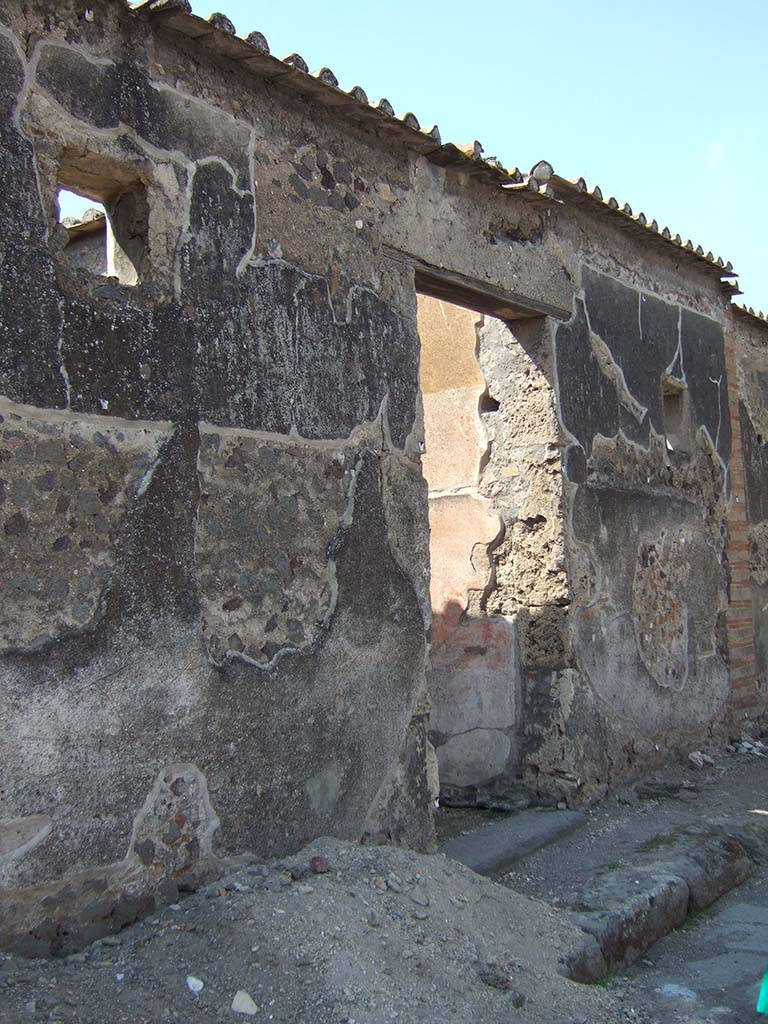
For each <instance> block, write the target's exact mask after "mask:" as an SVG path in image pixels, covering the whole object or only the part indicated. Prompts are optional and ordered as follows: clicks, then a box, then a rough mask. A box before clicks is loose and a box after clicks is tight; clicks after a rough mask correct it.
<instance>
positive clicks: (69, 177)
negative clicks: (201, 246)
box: [56, 153, 149, 286]
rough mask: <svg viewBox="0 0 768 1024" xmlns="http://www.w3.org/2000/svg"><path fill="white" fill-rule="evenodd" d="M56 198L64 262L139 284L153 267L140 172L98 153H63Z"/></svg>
mask: <svg viewBox="0 0 768 1024" xmlns="http://www.w3.org/2000/svg"><path fill="white" fill-rule="evenodd" d="M56 198H57V203H58V210H59V215H58V219H59V223H60V224H62V226H63V227H64V228H65V229H66V232H67V235H68V241H67V243H66V245H65V247H64V260H65V262H67V263H68V264H69V265H70V266H72V267H76V268H79V269H82V270H86V271H88V272H89V273H92V274H95V275H98V276H102V277H113V278H116V279H117V280H118V281H119V282H120V284H123V285H127V286H134V285H137V284H140V282H141V280H142V278H143V277H145V275H146V273H147V269H148V246H147V238H148V214H149V206H148V202H147V189H146V185H145V184H144V182H143V181H142V180H141V178H140V177H139V176H138V174H137V172H136V170H135V169H134V168H132V167H130V166H129V165H127V164H123V163H121V162H119V161H116V160H112V159H111V158H108V157H102V156H98V155H96V154H87V153H86V154H82V153H78V154H72V153H64V154H63V156H62V159H61V163H60V165H59V173H58V181H57V189H56Z"/></svg>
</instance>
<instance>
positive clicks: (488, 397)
mask: <svg viewBox="0 0 768 1024" xmlns="http://www.w3.org/2000/svg"><path fill="white" fill-rule="evenodd" d="M418 330H419V337H420V342H421V362H420V385H421V391H422V399H423V406H424V430H425V452H424V456H423V461H422V466H423V471H424V475H425V477H426V480H427V485H428V494H429V522H430V562H431V590H430V593H431V603H432V616H433V618H432V638H431V655H430V671H429V688H430V693H431V699H432V713H431V725H430V742H431V743H432V745H433V746H434V748H435V752H436V755H437V761H438V766H439V773H440V804H441V806H442V807H446V806H464V807H467V806H474V807H484V808H489V809H492V810H512V809H515V808H517V807H522V806H526V805H527V803H528V800H527V798H526V796H525V793H524V791H523V788H522V783H521V780H522V735H523V725H524V722H523V681H524V673H525V670H526V663H527V659H528V658H529V655H530V650H529V647H530V639H531V623H540V622H541V619H542V615H544V616H546V614H547V610H548V609H549V608H550V607H551V606H552V605H553V604H554V603H556V602H557V601H558V600H565V594H566V586H565V572H564V554H563V547H562V521H561V518H562V513H561V500H560V499H561V477H560V473H559V467H560V448H559V437H558V430H557V422H556V417H555V411H554V389H553V386H552V368H551V358H550V353H551V345H550V340H551V339H550V332H549V324H548V321H547V320H546V318H544V317H525V318H523V317H520V318H519V319H516V320H514V321H513V320H511V319H504V320H502V319H500V318H498V317H496V316H493V315H491V314H489V313H483V312H478V311H476V310H474V309H471V308H467V306H465V305H459V304H457V303H454V302H451V301H449V300H448V299H447V298H446V297H445V296H444V294H439V295H434V294H433V295H430V294H425V293H424V292H423V291H420V292H419V295H418Z"/></svg>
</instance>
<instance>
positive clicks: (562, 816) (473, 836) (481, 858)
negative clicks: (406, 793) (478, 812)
mask: <svg viewBox="0 0 768 1024" xmlns="http://www.w3.org/2000/svg"><path fill="white" fill-rule="evenodd" d="M586 820H587V819H586V816H585V815H584V814H582V812H581V811H545V810H529V811H519V812H518V813H516V814H513V815H511V816H510V817H508V818H503V819H502V820H500V821H495V822H492V823H491V824H489V825H486V826H485V827H484V828H481V829H478V830H477V831H476V832H470V833H468V834H467V835H462V836H456V837H455V838H454V839H449V840H448V842H447V843H444V844H443V845H442V846H441V847H440V852H441V853H444V854H445V855H446V857H450V858H451V859H452V860H457V861H459V862H460V863H461V864H464V865H465V866H466V867H468V868H471V869H472V870H473V871H476V872H477V873H478V874H479V875H496V874H500V873H501V872H502V871H506V870H508V869H509V867H510V866H511V865H512V864H514V863H516V862H517V861H519V860H522V859H523V857H527V856H528V854H530V853H534V852H535V851H536V850H540V849H541V848H542V846H548V845H549V843H553V842H554V841H555V840H556V839H559V838H560V837H561V836H564V835H566V834H567V833H568V832H571V831H573V829H575V828H578V827H579V825H583V824H584V822H585V821H586Z"/></svg>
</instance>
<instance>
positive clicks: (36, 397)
mask: <svg viewBox="0 0 768 1024" xmlns="http://www.w3.org/2000/svg"><path fill="white" fill-rule="evenodd" d="M82 11H83V8H82V7H81V6H78V5H68V4H62V5H56V7H55V10H54V8H53V7H52V6H50V5H49V6H48V7H46V5H44V4H40V5H34V4H33V5H27V4H24V5H21V4H19V5H15V4H13V3H11V4H10V5H5V6H4V8H3V11H2V12H0V114H1V115H2V124H1V125H0V136H1V142H2V148H1V149H0V166H1V167H2V178H3V180H4V181H6V182H8V181H13V182H14V188H13V189H3V190H2V195H0V249H2V255H1V258H0V259H1V265H2V273H3V281H2V296H3V306H2V321H1V322H0V330H1V331H2V344H1V345H0V353H1V354H0V390H1V391H2V394H3V396H4V397H3V398H2V401H1V402H0V501H1V503H2V507H1V508H0V529H1V530H2V533H1V534H0V535H1V536H2V537H3V545H2V554H1V557H0V591H2V603H1V604H2V609H3V611H2V614H1V615H0V653H1V654H2V659H1V660H0V719H2V721H3V724H4V728H3V737H2V741H1V744H2V745H1V747H0V773H1V774H2V783H1V784H0V819H2V820H1V821H0V880H1V883H2V890H0V946H2V947H9V946H11V947H15V948H17V949H20V950H21V951H23V952H27V953H32V954H35V955H37V954H46V953H49V952H54V953H63V952H66V951H68V950H71V949H73V948H76V947H77V946H78V945H80V944H82V943H83V942H85V941H88V940H90V939H92V938H93V937H95V936H96V935H99V934H103V933H104V932H106V931H110V930H116V929H119V928H120V927H121V926H122V925H123V924H125V923H126V922H127V921H129V920H132V919H133V918H135V917H136V916H138V915H139V914H141V913H144V912H146V911H147V910H150V909H151V908H152V907H153V906H154V905H156V904H157V903H158V902H160V901H164V900H173V899H175V898H176V896H177V894H178V892H179V891H180V890H182V891H183V890H185V889H189V888H192V887H194V886H196V885H197V884H199V883H200V881H201V880H203V879H205V878H206V877H209V876H210V875H211V874H213V873H216V872H217V871H220V870H221V869H222V865H224V864H225V863H226V862H227V860H228V859H231V858H233V857H238V856H241V855H244V854H246V853H250V854H252V855H256V856H267V855H273V854H279V853H281V852H283V851H286V850H290V849H295V848H296V847H298V846H300V845H301V844H302V843H304V842H305V841H307V840H308V839H310V838H312V837H313V836H316V835H318V834H324V833H333V834H336V835H340V836H346V837H352V838H358V837H361V836H363V835H370V836H373V837H377V838H386V839H389V840H394V841H399V842H407V843H409V844H411V845H414V846H417V847H422V848H426V847H429V845H430V843H431V837H432V825H431V818H430V809H429V799H428V791H427V783H426V773H425V768H424V761H425V743H426V735H425V706H424V705H425V698H424V663H425V629H426V624H427V621H428V615H429V609H428V606H427V603H426V600H425V580H426V573H427V560H426V554H425V552H426V529H427V522H426V500H425V492H424V484H423V480H422V476H421V471H420V465H419V448H418V441H419V440H420V439H421V436H422V435H421V416H420V403H419V392H418V381H417V366H418V344H417V335H416V329H415V321H414V318H413V315H410V316H408V315H405V314H404V313H403V311H402V309H400V308H398V307H397V304H396V303H394V302H392V301H390V300H387V299H386V298H385V297H384V296H383V295H382V294H381V289H379V290H374V289H373V288H372V287H371V284H370V281H367V280H358V279H355V280H354V284H353V283H352V282H350V281H348V282H347V286H346V291H345V294H344V298H343V301H341V300H340V297H339V294H338V291H337V286H338V281H337V280H335V279H334V278H333V277H332V276H323V275H322V274H321V273H320V272H319V271H320V270H321V269H322V270H323V271H327V269H328V268H327V265H324V264H323V265H322V266H320V265H319V264H322V260H320V261H318V260H317V259H315V260H314V261H312V260H306V261H296V260H295V259H294V260H293V261H288V260H286V259H284V258H281V257H280V256H279V255H276V247H277V243H275V244H274V245H270V244H268V245H266V246H263V244H262V242H261V240H260V238H259V237H257V234H256V222H257V215H261V216H262V224H263V223H264V222H268V221H269V219H270V215H269V213H268V212H265V211H264V208H263V207H262V208H261V210H257V205H258V204H256V203H255V195H256V190H257V185H256V181H257V176H258V178H259V179H261V178H262V177H266V181H267V182H271V181H272V179H274V180H277V179H278V177H279V176H282V175H283V174H284V173H285V178H286V180H287V179H288V178H289V177H290V176H291V175H292V174H295V173H296V172H295V171H294V169H293V167H290V168H288V169H287V170H286V169H285V168H284V167H283V166H281V167H279V168H277V167H276V168H275V169H274V170H273V171H269V170H268V167H269V165H270V164H272V163H273V157H272V154H271V152H269V151H268V147H269V146H271V145H272V144H273V142H270V143H269V144H267V143H265V142H263V139H264V136H265V134H268V133H269V132H270V131H271V128H270V126H268V125H264V124H262V125H261V126H260V127H259V128H258V130H257V128H256V126H255V124H254V123H253V122H248V121H246V120H245V119H244V118H239V117H236V116H235V115H234V113H233V112H232V110H233V109H234V107H235V106H236V105H237V103H238V100H237V97H238V96H240V97H241V98H242V97H243V96H244V94H245V86H244V85H243V84H242V83H240V84H238V83H237V82H234V83H232V82H230V81H229V80H228V77H227V74H226V72H224V71H223V70H222V69H221V68H220V67H218V66H217V65H216V64H215V62H213V63H211V64H210V66H208V67H207V68H206V69H204V70H203V69H199V70H198V71H197V72H191V70H190V66H189V61H188V55H187V54H186V53H185V51H184V47H183V46H181V47H180V48H178V47H177V45H176V43H175V42H174V41H173V40H172V39H168V40H161V39H160V38H158V37H156V36H154V35H153V34H152V31H151V29H150V27H149V26H148V25H147V23H146V22H145V21H143V20H141V19H140V18H138V17H136V16H135V15H131V14H130V13H129V11H128V10H127V9H126V8H125V7H124V6H123V5H122V4H121V3H106V2H105V3H99V4H96V5H95V6H94V8H93V21H92V22H88V21H85V20H83V18H82ZM161 61H162V62H163V65H164V66H165V67H167V68H168V70H169V73H172V75H173V83H174V84H171V83H169V82H167V81H165V80H163V72H161V70H160V62H161ZM182 68H183V69H184V70H183V71H182ZM190 73H191V74H192V75H193V78H194V77H195V76H196V80H195V81H192V82H188V81H185V80H184V76H186V75H188V74H190ZM243 106H244V104H243ZM260 110H261V115H260V116H264V117H266V118H267V119H269V118H271V117H273V116H274V115H273V113H272V112H271V108H270V106H269V104H262V106H261V108H260ZM310 134H311V136H312V137H316V136H315V135H314V133H310ZM282 144H284V145H288V143H287V141H284V140H283V142H282ZM305 155H306V154H305V153H303V152H302V153H299V154H298V155H295V156H294V157H293V163H294V164H296V165H297V166H299V167H301V168H305V166H306V165H305V164H304V163H301V160H302V159H303V157H304V156H305ZM329 159H330V158H329ZM334 166H335V168H336V173H337V175H338V177H339V178H341V177H342V172H341V169H340V167H339V166H338V162H337V163H336V164H334ZM262 168H263V169H262ZM307 173H308V174H309V172H307ZM312 173H313V174H317V175H319V173H320V172H319V171H313V172H312ZM310 176H311V175H310ZM297 180H299V181H300V182H302V183H303V182H304V181H305V178H304V177H300V178H298V179H297ZM349 180H350V183H351V177H350V179H349ZM75 185H77V186H78V187H79V188H80V190H81V191H85V192H87V194H89V195H91V197H92V198H93V199H94V200H103V201H104V203H105V207H106V209H107V211H108V214H109V215H110V216H111V217H113V219H114V224H113V225H112V229H113V235H114V238H115V241H114V244H115V246H117V247H118V248H120V253H122V255H123V256H126V254H127V256H130V257H131V260H132V262H131V267H132V268H133V272H134V276H133V277H132V276H131V274H128V275H127V276H123V271H122V270H121V269H120V258H122V257H121V255H120V253H117V254H115V253H114V252H113V254H112V257H111V260H112V267H111V269H108V273H109V274H110V276H104V273H103V267H98V272H97V271H95V270H94V269H93V268H92V267H91V265H90V264H89V263H88V262H87V261H79V260H75V261H73V260H72V259H70V253H69V252H68V242H69V237H68V235H67V231H66V229H65V228H64V227H63V226H61V225H59V224H58V223H57V221H58V214H57V208H56V194H57V190H58V188H60V187H65V186H66V187H68V188H71V187H73V186H75ZM268 187H270V188H276V186H275V185H274V184H270V185H269V186H268ZM301 187H302V188H303V187H304V185H303V184H302V186H301ZM353 191H354V186H353V185H351V191H350V195H351V194H352V192H353ZM293 194H294V195H295V194H296V193H295V192H294V193H293ZM126 196H128V197H129V198H131V197H135V196H139V197H144V200H145V201H146V202H145V206H146V210H145V212H144V213H143V214H142V209H141V203H140V202H139V201H138V200H136V202H133V199H131V202H132V203H133V205H132V206H131V211H132V212H131V214H130V217H127V218H126V216H125V215H124V207H125V203H126V201H127V200H126ZM323 196H325V193H323ZM349 206H350V204H347V206H345V207H344V210H345V211H347V217H346V219H343V220H342V219H341V217H340V214H339V213H338V211H337V210H336V209H334V208H327V209H328V210H329V211H330V212H329V215H330V216H331V217H339V218H340V225H339V224H337V225H336V226H335V228H334V230H335V233H336V236H337V241H336V243H335V244H336V246H337V249H338V254H337V257H336V258H337V260H344V261H345V262H347V263H348V264H349V265H350V266H351V265H353V264H354V259H353V251H354V246H355V245H356V244H360V243H358V242H357V235H358V234H359V232H358V231H357V229H356V228H355V227H354V220H349V217H350V216H351V214H349ZM296 209H297V207H295V206H294V205H293V204H292V203H291V202H290V201H289V202H288V203H287V208H286V209H284V212H283V213H282V215H281V220H280V223H281V225H282V226H283V227H282V228H281V229H280V232H279V233H280V235H281V236H282V237H283V238H284V239H285V238H286V233H288V234H290V231H292V230H298V224H299V223H300V222H303V223H304V224H307V223H309V222H310V221H311V220H314V219H315V218H316V216H317V208H316V207H315V206H309V205H308V206H306V207H303V209H304V210H305V211H306V212H305V214H304V216H303V217H297V214H296ZM121 210H122V211H123V212H121ZM289 213H290V216H289ZM142 217H143V218H144V219H143V220H142ZM131 218H133V220H132V221H131ZM129 221H130V225H132V226H131V230H130V232H129V231H128V227H126V224H127V223H128V222H129ZM121 232H122V234H121ZM142 232H143V233H142ZM270 232H271V233H270V238H271V236H272V234H276V233H278V232H277V225H274V229H270ZM128 235H130V237H128ZM139 243H141V244H139ZM132 246H133V248H131V247H132ZM285 247H286V250H288V249H290V243H289V242H288V241H286V243H285ZM345 247H346V248H345ZM328 248H329V245H328V232H327V231H326V233H325V235H324V237H323V244H322V253H323V259H325V254H326V252H327V251H328ZM293 255H294V256H295V253H294V254H293ZM127 256H126V258H127Z"/></svg>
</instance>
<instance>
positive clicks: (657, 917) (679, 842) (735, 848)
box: [562, 814, 768, 982]
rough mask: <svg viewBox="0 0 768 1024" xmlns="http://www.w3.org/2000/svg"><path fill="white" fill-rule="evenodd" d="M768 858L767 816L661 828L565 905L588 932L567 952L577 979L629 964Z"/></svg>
mask: <svg viewBox="0 0 768 1024" xmlns="http://www.w3.org/2000/svg"><path fill="white" fill-rule="evenodd" d="M766 862H768V816H765V817H763V816H762V815H753V814H750V815H746V816H744V817H743V818H740V819H738V820H737V821H728V822H725V823H722V822H705V823H703V824H701V825H694V826H689V827H687V828H683V829H679V830H677V831H675V832H672V833H671V834H670V835H667V836H656V837H654V838H653V839H651V840H649V841H648V842H646V843H644V844H643V845H642V846H641V847H640V848H639V849H638V851H637V857H636V860H635V865H634V866H633V867H626V866H622V867H620V868H616V869H614V870H611V871H607V872H606V873H605V874H603V875H602V876H601V877H600V878H599V879H598V880H597V881H596V882H595V883H594V884H593V885H590V886H589V887H588V888H587V890H585V892H584V893H583V894H582V897H581V899H580V900H579V901H578V903H577V904H575V905H572V906H571V907H569V908H568V909H567V913H568V916H569V917H570V918H571V920H572V921H573V922H574V924H577V925H578V926H579V927H580V928H581V929H582V931H584V932H585V939H584V942H583V943H582V944H581V945H580V946H579V948H578V949H576V950H574V951H573V952H572V953H570V954H568V955H567V956H565V957H563V958H562V963H563V969H562V973H564V974H565V975H566V977H569V978H571V979H572V980H573V981H581V982H595V981H600V980H602V979H603V978H606V977H607V976H608V975H610V974H613V973H615V972H616V971H618V970H620V969H621V968H622V967H627V966H629V965H630V964H631V963H634V961H635V960H637V959H639V957H641V956H642V955H643V953H644V952H645V951H646V950H647V949H648V948H649V947H650V946H652V945H653V943H654V942H657V941H658V940H659V939H661V938H663V937H664V936H665V935H668V934H669V932H671V931H673V930H674V929H676V928H679V927H680V926H681V925H682V924H683V923H684V922H685V919H686V917H687V916H688V914H689V913H691V912H693V911H700V910H704V909H705V908H706V907H708V906H710V905H711V904H712V903H714V902H715V900H717V899H719V898H720V897H721V896H722V895H724V894H725V893H726V892H729V891H730V890H731V889H733V888H735V887H736V886H738V885H741V883H742V882H744V881H745V880H746V879H747V878H749V877H750V875H752V873H753V872H754V871H755V869H756V867H757V865H758V864H763V863H766Z"/></svg>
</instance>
